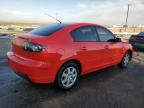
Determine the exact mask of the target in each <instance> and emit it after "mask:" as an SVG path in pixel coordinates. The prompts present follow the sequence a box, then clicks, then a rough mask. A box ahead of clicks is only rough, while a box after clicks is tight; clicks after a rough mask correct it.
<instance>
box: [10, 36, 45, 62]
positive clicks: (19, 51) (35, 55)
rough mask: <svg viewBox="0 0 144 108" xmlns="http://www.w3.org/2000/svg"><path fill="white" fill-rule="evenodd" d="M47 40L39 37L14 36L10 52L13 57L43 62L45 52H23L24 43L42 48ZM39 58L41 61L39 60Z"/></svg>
mask: <svg viewBox="0 0 144 108" xmlns="http://www.w3.org/2000/svg"><path fill="white" fill-rule="evenodd" d="M46 41H47V39H46V37H41V36H37V35H29V34H26V35H19V36H15V38H14V39H13V40H12V51H13V52H14V54H15V55H17V56H20V57H24V58H28V59H36V60H42V59H43V60H44V59H45V54H44V53H46V50H45V51H42V52H29V51H25V50H24V46H23V45H24V42H32V43H36V44H40V45H43V46H46V43H47V42H46ZM40 58H41V59H40Z"/></svg>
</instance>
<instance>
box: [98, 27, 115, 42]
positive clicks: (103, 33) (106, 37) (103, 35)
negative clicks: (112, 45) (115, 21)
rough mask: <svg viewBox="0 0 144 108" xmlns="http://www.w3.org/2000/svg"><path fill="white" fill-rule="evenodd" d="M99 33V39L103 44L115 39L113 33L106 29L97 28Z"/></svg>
mask: <svg viewBox="0 0 144 108" xmlns="http://www.w3.org/2000/svg"><path fill="white" fill-rule="evenodd" d="M97 32H98V35H99V39H100V41H102V42H108V41H110V40H112V39H115V37H114V36H113V34H112V33H111V32H109V31H108V30H106V29H105V28H102V27H97Z"/></svg>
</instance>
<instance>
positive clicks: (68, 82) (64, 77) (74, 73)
mask: <svg viewBox="0 0 144 108" xmlns="http://www.w3.org/2000/svg"><path fill="white" fill-rule="evenodd" d="M79 73H80V71H79V67H78V66H77V64H75V63H73V62H70V63H67V64H64V65H63V66H62V68H61V69H60V70H59V72H58V75H57V80H56V82H57V86H58V88H60V89H63V90H68V89H70V88H72V87H74V86H75V85H76V83H77V80H78V77H79Z"/></svg>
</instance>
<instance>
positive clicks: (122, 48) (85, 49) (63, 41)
mask: <svg viewBox="0 0 144 108" xmlns="http://www.w3.org/2000/svg"><path fill="white" fill-rule="evenodd" d="M91 25H92V26H99V25H95V24H86V23H79V24H72V25H70V26H68V27H66V28H63V29H62V30H59V31H57V32H55V33H53V34H52V35H51V36H48V37H42V36H32V37H31V36H29V34H26V35H23V36H17V37H16V38H15V39H14V40H13V41H12V46H13V48H12V51H10V52H8V53H7V56H8V63H9V65H10V66H11V67H12V69H13V70H15V71H16V72H17V73H22V74H24V75H26V76H27V77H28V78H29V79H30V80H31V81H32V82H35V83H53V82H54V80H55V78H56V75H57V72H58V70H59V69H60V67H61V66H62V65H63V64H64V63H66V62H67V61H69V60H77V61H79V62H80V64H81V68H82V69H81V75H83V74H87V73H90V72H93V71H95V70H99V69H102V68H105V67H108V66H111V65H114V64H118V63H120V61H121V59H122V58H123V56H124V54H125V52H126V51H128V50H131V51H132V47H131V45H130V44H128V43H124V42H74V41H73V39H72V37H71V34H70V32H71V31H72V30H74V29H76V28H78V27H81V26H91ZM25 41H30V42H33V43H38V44H41V45H43V46H45V49H44V50H43V51H42V52H28V51H24V50H23V42H25Z"/></svg>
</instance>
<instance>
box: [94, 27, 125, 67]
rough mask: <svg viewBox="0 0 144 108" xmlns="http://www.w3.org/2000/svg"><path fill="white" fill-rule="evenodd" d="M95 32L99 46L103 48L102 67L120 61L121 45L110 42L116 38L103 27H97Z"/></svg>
mask: <svg viewBox="0 0 144 108" xmlns="http://www.w3.org/2000/svg"><path fill="white" fill-rule="evenodd" d="M97 32H98V36H99V40H100V42H101V43H100V44H101V46H103V53H102V54H103V56H104V64H103V65H111V64H115V63H117V62H118V61H120V59H121V57H122V54H123V51H122V43H121V42H114V41H111V40H115V38H116V37H115V36H114V35H113V34H112V33H111V32H110V31H109V30H108V29H106V28H104V27H97Z"/></svg>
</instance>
